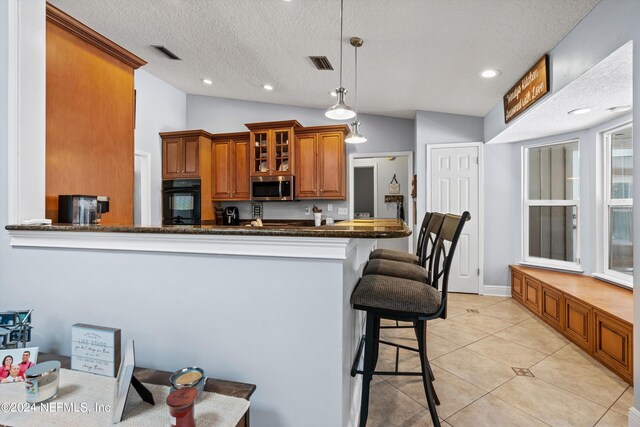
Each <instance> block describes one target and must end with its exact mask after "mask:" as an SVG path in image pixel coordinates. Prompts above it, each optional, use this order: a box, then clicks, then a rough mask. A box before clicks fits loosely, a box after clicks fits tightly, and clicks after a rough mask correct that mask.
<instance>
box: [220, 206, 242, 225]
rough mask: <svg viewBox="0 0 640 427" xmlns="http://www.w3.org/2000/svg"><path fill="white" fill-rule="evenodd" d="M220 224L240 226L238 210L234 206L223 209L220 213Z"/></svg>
mask: <svg viewBox="0 0 640 427" xmlns="http://www.w3.org/2000/svg"><path fill="white" fill-rule="evenodd" d="M222 223H223V224H224V225H240V214H239V213H238V208H236V207H235V206H229V207H227V208H224V212H223V213H222Z"/></svg>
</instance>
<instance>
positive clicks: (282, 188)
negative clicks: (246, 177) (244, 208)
mask: <svg viewBox="0 0 640 427" xmlns="http://www.w3.org/2000/svg"><path fill="white" fill-rule="evenodd" d="M293 182H294V181H293V177H292V176H253V177H251V200H294V199H293V194H294V193H293V188H294V187H293Z"/></svg>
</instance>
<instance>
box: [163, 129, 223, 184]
mask: <svg viewBox="0 0 640 427" xmlns="http://www.w3.org/2000/svg"><path fill="white" fill-rule="evenodd" d="M160 136H161V137H162V179H192V178H201V177H202V175H203V171H202V166H203V164H210V153H211V134H209V133H207V132H205V131H202V130H197V131H180V132H163V133H161V134H160Z"/></svg>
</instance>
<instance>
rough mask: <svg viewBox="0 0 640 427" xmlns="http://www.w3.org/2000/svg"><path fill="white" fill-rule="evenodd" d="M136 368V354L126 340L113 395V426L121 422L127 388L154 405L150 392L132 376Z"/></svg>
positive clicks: (132, 345) (127, 392) (130, 341)
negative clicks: (131, 387) (130, 388)
mask: <svg viewBox="0 0 640 427" xmlns="http://www.w3.org/2000/svg"><path fill="white" fill-rule="evenodd" d="M135 366H136V354H135V347H134V344H133V340H127V344H126V345H125V347H124V356H123V357H122V363H121V364H120V369H119V370H118V381H117V384H116V389H115V391H114V395H113V406H112V408H113V418H112V422H113V424H117V423H119V422H121V421H122V416H123V414H124V406H125V404H126V403H127V397H128V396H129V386H130V385H132V386H133V388H134V389H135V390H136V391H137V392H138V394H139V395H140V397H141V398H142V400H144V401H145V402H147V403H149V404H151V405H155V402H154V400H153V395H152V394H151V392H150V391H149V390H148V389H147V388H146V387H145V386H144V385H143V384H142V383H141V382H140V381H138V379H136V377H135V376H133V370H134V368H135Z"/></svg>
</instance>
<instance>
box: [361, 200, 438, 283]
mask: <svg viewBox="0 0 640 427" xmlns="http://www.w3.org/2000/svg"><path fill="white" fill-rule="evenodd" d="M443 221H444V214H441V213H437V212H434V213H433V214H431V215H430V220H429V223H428V224H427V226H426V227H425V229H424V231H423V232H422V237H421V238H422V245H421V248H420V250H419V251H418V252H417V256H416V257H415V259H416V260H417V261H416V262H417V263H416V262H403V261H398V260H395V259H384V258H372V259H370V260H369V262H368V263H367V265H366V266H365V268H364V271H363V272H362V275H363V276H368V275H371V274H378V275H382V276H391V277H399V278H402V279H409V280H416V281H418V282H422V283H429V280H430V278H429V267H428V264H429V263H430V261H431V255H432V254H433V247H434V243H435V241H436V236H437V235H438V232H439V231H440V227H441V226H442V222H443Z"/></svg>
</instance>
